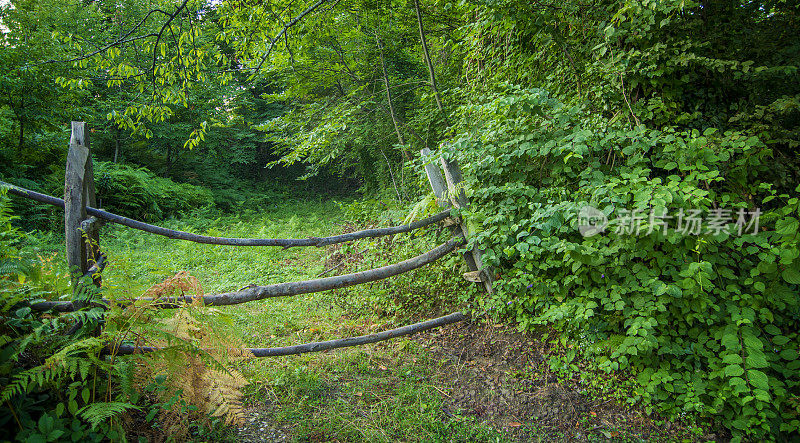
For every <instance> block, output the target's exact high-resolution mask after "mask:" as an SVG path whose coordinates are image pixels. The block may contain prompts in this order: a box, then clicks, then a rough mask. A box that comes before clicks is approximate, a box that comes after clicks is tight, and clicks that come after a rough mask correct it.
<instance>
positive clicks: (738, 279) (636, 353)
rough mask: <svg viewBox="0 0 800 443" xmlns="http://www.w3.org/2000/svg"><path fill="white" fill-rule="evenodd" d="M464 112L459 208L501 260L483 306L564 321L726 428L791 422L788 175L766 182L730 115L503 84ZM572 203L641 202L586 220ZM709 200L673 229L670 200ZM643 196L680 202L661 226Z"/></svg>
mask: <svg viewBox="0 0 800 443" xmlns="http://www.w3.org/2000/svg"><path fill="white" fill-rule="evenodd" d="M461 112H462V121H463V122H464V123H463V126H462V127H463V128H468V129H465V130H464V131H463V132H462V133H461V134H460V135H459V136H458V137H457V139H456V140H457V141H456V142H455V143H453V145H451V148H452V149H450V150H449V154H448V155H451V156H455V157H458V158H459V160H460V161H461V162H462V165H463V166H464V168H465V170H466V171H467V172H466V173H465V174H464V175H465V177H468V178H470V179H472V180H473V181H472V182H469V183H468V184H467V191H468V193H470V194H471V199H472V202H473V205H472V208H471V211H472V212H471V213H469V214H467V218H468V219H471V220H472V223H473V224H474V225H475V226H474V227H475V228H477V230H478V233H477V235H476V237H475V242H476V243H477V244H478V245H479V246H480V247H481V248H485V249H486V254H485V257H486V260H487V262H489V263H490V264H491V265H493V266H496V267H497V268H498V269H499V270H500V273H501V274H502V275H501V279H500V280H499V281H498V282H497V292H496V294H495V295H494V296H493V297H490V298H481V299H478V300H476V303H477V304H478V305H479V306H480V307H481V309H485V310H491V311H493V312H495V313H497V314H498V315H503V316H508V317H511V318H514V319H515V320H516V321H517V322H518V323H519V326H520V328H522V329H533V328H535V327H537V325H542V324H548V325H554V326H556V327H558V328H559V329H560V330H562V331H564V332H565V333H568V334H571V335H572V336H573V337H574V338H576V339H578V340H579V342H580V343H582V344H583V346H582V350H583V352H584V355H585V356H588V357H590V359H592V360H593V361H595V362H596V363H597V365H598V366H599V367H600V368H602V369H605V370H607V371H613V370H632V371H633V372H634V373H636V374H637V375H638V381H639V382H640V384H641V387H642V388H641V397H642V398H643V399H644V400H647V402H648V403H650V404H654V405H659V407H662V408H663V409H664V410H665V411H667V412H670V413H674V414H679V413H692V414H699V415H700V416H705V417H711V418H713V419H714V420H717V421H718V422H719V423H721V424H722V425H723V426H724V427H726V428H728V429H730V431H731V432H732V434H733V435H734V437H736V438H774V439H779V438H782V437H785V436H787V435H790V434H796V433H797V432H798V430H800V397H798V392H800V376H798V374H800V358H798V349H799V348H800V338H799V337H798V332H797V331H798V328H797V326H798V324H800V295H798V290H799V289H800V260H799V259H798V254H799V252H800V245H798V241H799V240H798V238H799V237H798V215H800V209H799V204H798V194H799V193H800V186H798V187H796V188H789V189H788V191H787V189H786V188H785V187H784V188H783V189H778V188H777V185H774V184H773V183H776V182H777V180H774V178H773V177H771V175H770V161H771V160H770V159H771V155H772V152H771V150H770V149H768V148H767V147H766V146H765V145H764V144H763V143H762V142H761V141H760V140H759V139H758V138H756V137H750V136H747V135H744V134H741V133H737V132H725V133H720V132H718V131H715V130H714V129H706V130H705V131H703V132H699V131H697V130H692V131H678V130H674V129H669V128H666V129H662V130H652V129H647V128H645V127H644V126H641V125H640V126H638V127H634V128H626V127H623V126H621V125H620V124H613V123H608V122H607V121H606V120H604V119H602V118H601V117H598V116H595V115H590V114H588V113H587V112H585V110H584V109H581V108H580V107H569V106H565V105H563V104H562V103H560V102H559V101H557V100H555V99H553V98H551V97H549V96H548V94H547V93H546V92H545V91H542V90H536V89H521V88H518V87H515V86H505V87H504V88H503V90H502V91H499V92H497V93H496V94H494V95H488V96H486V97H484V99H483V100H482V101H480V102H479V103H477V104H472V105H469V106H465V107H464V108H462V110H461ZM467 123H468V124H467ZM794 186H796V184H795V185H794ZM586 205H589V206H591V207H594V208H597V209H598V210H599V211H601V212H602V214H603V215H605V216H606V217H607V218H608V219H609V220H610V221H612V222H614V221H618V222H621V221H623V217H624V215H625V214H626V211H634V210H638V211H641V214H643V218H642V219H641V220H636V221H635V222H634V223H633V224H631V223H630V220H625V221H626V222H627V223H628V225H626V228H625V229H620V228H619V226H620V224H616V225H615V224H614V223H612V224H610V225H609V226H607V227H606V229H605V232H602V233H599V234H597V235H593V236H587V237H584V236H582V235H581V233H580V232H579V230H578V225H579V220H578V212H579V211H580V209H581V208H582V207H584V206H586ZM756 208H758V210H760V211H761V212H760V214H759V219H758V221H759V227H758V228H757V229H756V228H755V226H754V224H750V222H753V221H754V218H755V215H754V214H753V213H754V212H755V210H756ZM720 209H724V210H730V213H729V215H730V219H729V220H728V222H727V223H722V227H723V229H720V230H719V232H718V233H714V232H707V231H708V226H702V231H701V232H700V233H699V234H698V235H693V234H692V233H691V232H681V231H680V230H678V229H676V228H677V225H676V223H677V215H678V213H679V212H680V211H681V210H683V211H684V214H689V211H691V210H700V211H701V213H702V215H703V216H704V217H706V218H708V216H709V214H712V213H714V211H715V210H720ZM740 210H743V211H744V214H746V216H747V225H744V226H737V225H736V220H737V214H738V213H739V211H740ZM651 211H653V212H654V214H658V215H660V214H665V213H666V214H669V215H671V216H674V217H676V219H664V220H666V222H668V223H667V224H668V225H669V226H668V229H666V230H665V229H664V226H663V222H664V221H662V220H661V219H655V218H654V219H653V220H650V219H649V214H650V213H651ZM685 221H686V220H684V222H685ZM651 222H652V223H651ZM636 228H638V234H637V232H636ZM739 228H743V229H741V233H740V232H739V230H740V229H739ZM726 231H727V232H726Z"/></svg>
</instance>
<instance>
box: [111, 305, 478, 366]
mask: <svg viewBox="0 0 800 443" xmlns="http://www.w3.org/2000/svg"><path fill="white" fill-rule="evenodd" d="M467 318H468V317H467V316H466V315H464V314H462V313H461V312H454V313H452V314H450V315H446V316H444V317H439V318H434V319H431V320H426V321H423V322H420V323H414V324H413V325H408V326H403V327H400V328H395V329H389V330H387V331H383V332H378V333H376V334H369V335H361V336H359V337H348V338H340V339H337V340H327V341H318V342H312V343H304V344H301V345H294V346H284V347H280V348H245V349H243V351H249V352H252V353H253V356H254V357H280V356H283V355H293V354H304V353H306V352H319V351H327V350H329V349H336V348H346V347H349V346H358V345H365V344H368V343H376V342H379V341H384V340H389V339H392V338H396V337H402V336H404V335H410V334H414V333H416V332H422V331H427V330H428V329H433V328H437V327H439V326H444V325H449V324H451V323H456V322H460V321H464V320H467ZM161 349H163V348H157V347H152V346H133V345H120V346H117V347H116V348H113V349H109V350H107V352H110V353H114V354H118V355H128V354H134V353H144V352H154V351H158V350H161Z"/></svg>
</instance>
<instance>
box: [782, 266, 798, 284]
mask: <svg viewBox="0 0 800 443" xmlns="http://www.w3.org/2000/svg"><path fill="white" fill-rule="evenodd" d="M781 277H783V279H784V280H786V282H787V283H791V284H793V285H800V271H798V270H797V269H795V268H786V269H784V270H783V272H782V273H781Z"/></svg>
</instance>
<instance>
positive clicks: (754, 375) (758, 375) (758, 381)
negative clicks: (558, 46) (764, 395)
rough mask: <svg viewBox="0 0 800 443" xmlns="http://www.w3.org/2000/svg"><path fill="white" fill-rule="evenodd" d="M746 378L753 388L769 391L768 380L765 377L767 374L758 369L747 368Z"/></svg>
mask: <svg viewBox="0 0 800 443" xmlns="http://www.w3.org/2000/svg"><path fill="white" fill-rule="evenodd" d="M747 380H748V381H749V382H750V384H751V385H753V386H754V387H755V388H757V389H763V390H765V391H769V380H768V379H767V374H765V373H763V372H761V371H759V370H758V369H750V370H748V371H747Z"/></svg>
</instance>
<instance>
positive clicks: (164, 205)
mask: <svg viewBox="0 0 800 443" xmlns="http://www.w3.org/2000/svg"><path fill="white" fill-rule="evenodd" d="M94 175H95V185H96V188H97V195H98V198H99V202H100V203H101V204H102V206H103V209H107V210H109V211H111V212H116V213H118V214H120V215H125V216H127V217H131V218H136V219H139V220H148V221H155V220H159V219H162V218H167V217H174V216H179V215H182V214H186V213H188V212H191V211H193V210H199V209H203V208H204V207H206V206H212V205H213V204H214V198H213V195H212V193H211V191H209V190H208V189H205V188H203V187H200V186H195V185H190V184H187V183H176V182H174V181H172V180H170V179H168V178H163V177H158V176H156V175H155V174H153V173H152V172H150V171H149V170H147V169H145V168H133V167H131V166H128V165H123V164H118V163H110V162H95V172H94Z"/></svg>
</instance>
